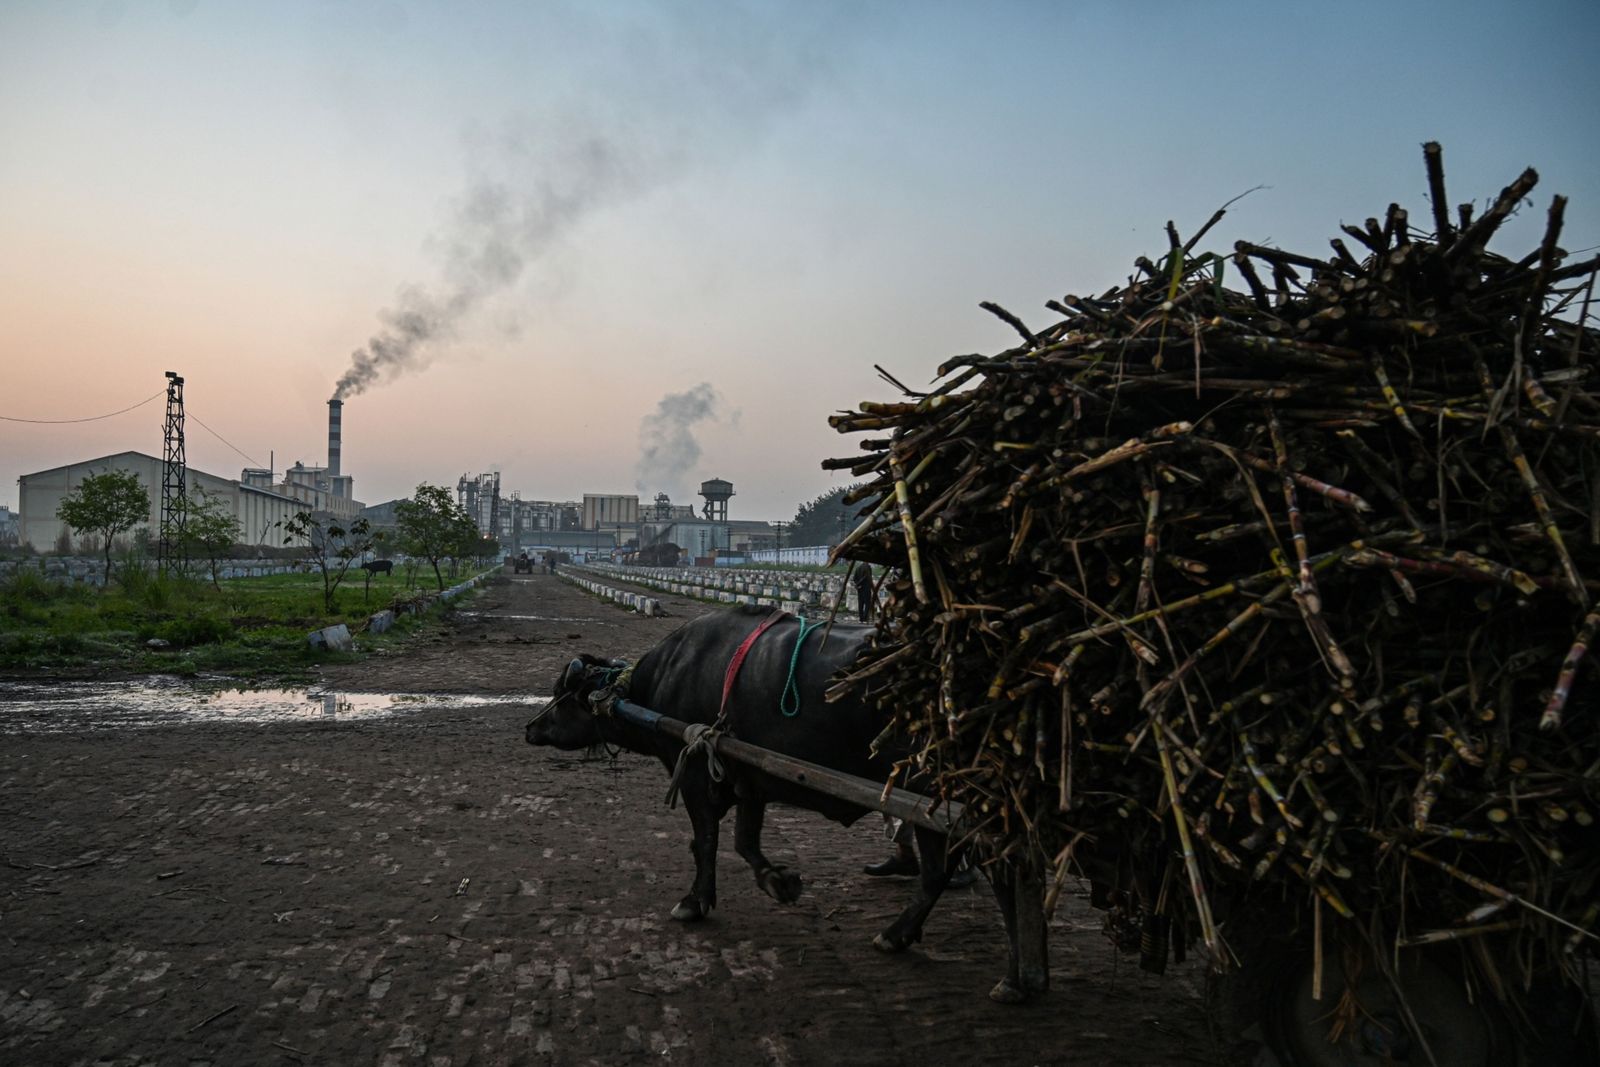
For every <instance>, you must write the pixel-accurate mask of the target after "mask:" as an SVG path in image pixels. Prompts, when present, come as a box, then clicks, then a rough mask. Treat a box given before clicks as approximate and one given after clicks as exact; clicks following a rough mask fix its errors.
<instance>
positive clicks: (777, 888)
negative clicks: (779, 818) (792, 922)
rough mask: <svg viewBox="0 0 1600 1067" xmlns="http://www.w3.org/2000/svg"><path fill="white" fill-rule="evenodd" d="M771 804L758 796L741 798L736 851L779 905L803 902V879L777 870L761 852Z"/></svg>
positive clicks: (735, 827)
mask: <svg viewBox="0 0 1600 1067" xmlns="http://www.w3.org/2000/svg"><path fill="white" fill-rule="evenodd" d="M766 817H767V802H766V800H765V799H764V798H762V797H758V796H740V797H739V806H738V808H737V809H736V810H735V812H734V817H733V848H734V851H735V852H737V853H739V857H740V858H741V859H743V860H744V861H745V862H746V863H748V864H749V865H750V869H751V870H752V871H754V872H755V875H756V885H758V886H760V887H761V891H762V892H763V893H765V894H767V896H769V897H771V898H772V899H773V900H776V901H777V902H778V903H779V904H793V903H794V902H795V901H797V900H799V899H800V890H801V888H802V884H801V881H800V876H799V875H798V874H795V873H794V872H793V871H791V870H789V869H788V868H787V867H777V866H774V865H773V864H772V862H771V861H770V860H768V859H767V857H766V856H765V855H764V854H763V853H762V851H761V826H762V824H763V823H764V822H765V821H766Z"/></svg>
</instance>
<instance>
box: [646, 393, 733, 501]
mask: <svg viewBox="0 0 1600 1067" xmlns="http://www.w3.org/2000/svg"><path fill="white" fill-rule="evenodd" d="M723 407H724V405H723V402H722V398H721V397H720V396H718V395H717V391H716V390H715V389H713V388H712V387H711V383H709V382H701V383H700V384H699V385H697V386H695V387H694V388H692V389H689V390H686V391H685V392H682V393H668V394H667V395H666V396H664V397H662V398H661V400H660V402H659V403H657V404H656V409H655V411H653V412H651V413H650V414H649V415H646V416H645V417H644V418H643V419H641V420H639V462H638V464H637V465H636V466H635V467H634V471H635V480H634V486H635V487H636V488H637V489H638V490H639V492H641V493H650V492H654V491H656V490H661V489H665V490H667V492H668V493H669V494H670V493H675V492H677V490H678V489H679V488H680V487H681V483H682V479H683V477H684V476H685V475H686V474H688V473H689V472H690V471H691V470H693V469H694V465H695V464H696V463H697V462H699V460H700V442H699V441H697V440H695V436H694V428H695V426H697V425H698V424H700V423H702V422H707V421H711V420H714V419H716V418H718V417H719V416H720V415H721V413H722V410H723Z"/></svg>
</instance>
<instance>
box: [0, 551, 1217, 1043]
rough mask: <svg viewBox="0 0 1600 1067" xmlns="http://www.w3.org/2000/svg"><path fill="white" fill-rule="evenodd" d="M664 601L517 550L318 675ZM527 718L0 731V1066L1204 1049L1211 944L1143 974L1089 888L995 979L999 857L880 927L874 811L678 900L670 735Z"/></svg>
mask: <svg viewBox="0 0 1600 1067" xmlns="http://www.w3.org/2000/svg"><path fill="white" fill-rule="evenodd" d="M665 606H666V607H667V608H668V610H670V611H672V612H674V613H675V615H674V617H672V618H667V619H645V618H642V617H640V616H636V615H632V614H630V613H627V612H625V611H623V610H622V609H620V608H617V607H615V606H613V605H611V604H608V603H602V602H600V601H597V600H595V599H593V598H591V597H589V596H588V595H586V594H584V593H581V592H579V591H577V590H576V589H574V588H573V587H571V586H568V585H565V584H562V583H559V582H558V581H557V580H556V579H554V578H550V577H546V576H544V575H535V576H533V577H532V578H526V577H522V576H518V577H517V578H515V579H513V580H508V581H506V582H503V583H500V584H496V585H492V586H490V587H489V588H487V589H486V590H485V592H484V593H483V594H482V595H480V596H479V597H477V598H476V599H475V600H474V601H473V602H472V603H471V604H470V605H468V607H467V609H466V610H465V611H464V612H462V613H458V614H457V615H456V616H455V617H454V619H453V620H452V621H451V622H450V623H449V624H448V625H446V626H445V627H443V628H442V629H441V630H440V631H439V632H437V633H434V634H431V635H429V636H427V637H424V638H422V639H420V640H419V641H417V642H416V643H415V644H414V645H413V646H412V647H411V648H410V649H409V650H408V651H407V652H405V653H403V654H397V655H391V656H389V657H385V658H382V659H373V660H369V661H367V662H364V663H360V664H354V665H347V666H340V667H338V668H333V669H329V670H327V671H326V672H325V677H324V684H326V685H331V686H338V687H342V688H347V689H352V690H373V691H381V690H408V691H414V692H476V693H484V692H488V693H512V692H517V691H523V692H525V691H527V690H529V689H530V688H535V689H543V688H544V687H546V686H548V684H549V682H550V680H552V679H553V677H554V675H555V672H556V671H557V670H559V668H560V666H561V665H562V664H563V663H565V662H566V661H567V660H568V659H570V658H571V657H572V655H574V654H575V653H576V652H577V651H580V650H582V651H593V652H597V653H604V654H607V655H623V656H634V655H637V654H639V653H640V652H642V651H643V650H644V649H646V648H648V647H649V646H650V645H651V644H652V643H654V642H655V641H656V640H658V639H659V638H660V637H661V636H662V635H663V634H665V633H667V632H669V631H670V630H671V629H672V628H673V627H675V626H677V625H680V624H681V623H682V622H683V621H684V620H685V619H686V618H688V617H692V616H693V615H695V614H698V613H701V612H703V611H706V610H710V609H709V608H707V607H705V606H704V605H699V604H695V603H693V602H690V601H684V600H674V599H669V600H668V601H667V602H666V605H665ZM3 684H4V683H3V682H0V685H3ZM526 718H527V712H526V711H525V710H524V709H521V708H518V707H515V706H499V707H487V708H483V709H478V708H474V709H472V710H470V711H469V712H467V713H463V712H462V711H460V710H455V711H449V712H442V711H434V712H430V711H426V710H424V711H419V712H416V713H414V714H410V715H407V716H405V717H401V718H396V719H389V720H383V721H368V722H359V723H357V722H352V723H339V722H333V723H321V722H318V723H306V724H295V725H288V724H280V725H271V726H250V725H244V724H212V725H192V726H176V727H156V728H149V729H139V730H119V731H109V730H107V731H98V732H96V731H81V732H77V733H67V734H57V735H49V736H44V735H29V734H18V733H13V734H8V735H0V1063H3V1064H14V1065H19V1067H21V1065H33V1064H41V1065H42V1064H74V1065H79V1064H81V1065H96V1067H134V1065H147V1064H148V1065H168V1064H180V1065H191V1067H200V1065H208V1064H216V1065H238V1064H335V1065H345V1064H378V1065H383V1067H389V1065H396V1067H398V1065H411V1064H417V1065H427V1067H464V1065H467V1064H524V1063H534V1064H537V1063H553V1064H590V1063H594V1064H616V1063H687V1064H793V1065H810V1064H817V1065H824V1064H826V1065H833V1064H846V1063H848V1064H900V1063H905V1064H918V1065H924V1064H957V1065H960V1064H975V1065H976V1064H1071V1065H1112V1064H1117V1065H1123V1064H1140V1065H1158V1067H1169V1065H1170V1067H1176V1065H1180V1064H1211V1063H1215V1062H1217V1061H1216V1060H1215V1058H1214V1057H1213V1055H1212V1054H1211V1051H1210V1050H1211V1044H1210V1040H1209V1037H1208V1034H1207V1028H1206V1024H1205V1018H1204V1012H1203V1008H1202V1004H1201V990H1200V984H1201V983H1200V975H1199V972H1198V970H1197V969H1195V968H1194V967H1193V966H1186V967H1179V968H1176V969H1175V970H1173V971H1170V972H1169V973H1168V975H1167V976H1165V977H1163V978H1156V977H1153V976H1149V975H1145V974H1142V973H1141V972H1139V971H1138V970H1137V967H1136V965H1135V962H1134V961H1133V960H1130V959H1127V958H1119V957H1118V956H1117V955H1116V954H1115V952H1114V951H1113V950H1112V948H1111V946H1110V944H1109V942H1108V941H1107V940H1106V939H1105V937H1104V936H1103V935H1102V934H1101V932H1100V921H1099V916H1098V913H1096V912H1094V911H1092V910H1090V909H1089V908H1088V906H1087V904H1086V902H1085V901H1084V900H1083V899H1082V898H1081V897H1074V898H1072V899H1071V900H1069V901H1068V902H1067V903H1066V904H1064V905H1063V907H1062V908H1061V910H1060V912H1059V913H1058V914H1057V917H1056V920H1055V926H1054V929H1053V931H1052V940H1051V958H1052V965H1053V991H1052V993H1051V994H1050V996H1049V997H1048V998H1047V999H1046V1000H1045V1001H1044V1002H1043V1003H1042V1004H1039V1005H1035V1006H1030V1007H1023V1008H1015V1007H1001V1006H998V1005H995V1004H992V1003H990V1002H989V1000H988V999H987V998H986V996H985V993H986V991H987V990H988V989H989V987H990V985H991V984H992V983H993V982H994V980H995V978H996V977H997V976H998V975H999V973H1000V971H1001V969H1002V967H1003V963H1004V955H1003V951H1004V946H1003V940H1002V937H1001V932H1000V928H999V916H998V912H997V911H996V909H995V907H994V905H993V902H992V899H991V897H990V895H989V893H988V891H987V889H986V888H984V887H982V885H981V883H980V885H979V887H976V888H973V889H969V890H964V891H959V892H953V893H950V894H948V895H947V896H946V897H945V899H944V900H943V901H941V903H940V906H939V907H938V909H937V910H936V911H935V912H934V914H933V916H932V918H931V919H930V920H929V923H928V927H927V931H926V938H925V940H924V941H923V943H922V944H921V945H919V946H917V947H916V948H914V949H913V950H911V951H909V952H907V953H904V954H902V955H898V956H887V955H884V954H882V953H880V952H878V951H877V950H876V949H874V948H873V947H872V944H871V940H872V935H873V934H874V933H876V932H877V931H878V930H879V929H881V928H882V927H884V926H886V925H887V924H888V923H889V921H890V920H891V919H892V918H893V916H894V915H895V914H897V913H898V911H899V909H900V907H901V906H902V904H903V902H904V898H905V895H906V894H907V893H908V892H909V885H908V884H907V883H904V882H899V883H898V884H896V883H894V882H891V883H888V884H885V883H884V882H883V881H880V880H876V879H869V878H866V877H864V876H862V875H861V874H860V873H859V872H860V868H861V866H862V864H864V863H868V862H872V861H874V860H876V859H878V858H881V856H882V855H884V854H885V844H884V842H883V839H882V833H881V829H880V828H879V824H878V822H877V820H875V819H868V820H863V821H862V822H861V823H858V824H857V825H856V826H854V827H850V828H848V829H846V828H840V827H838V826H836V825H834V824H832V823H826V822H823V821H822V820H820V819H818V818H817V817H815V816H812V815H809V814H808V813H804V812H796V811H791V810H788V809H782V808H779V809H775V810H774V811H773V812H771V813H770V814H769V817H768V822H767V840H768V842H769V844H770V847H769V848H768V852H769V854H770V855H772V858H773V859H774V860H776V861H778V862H782V863H788V864H790V865H792V866H794V867H795V868H796V869H798V870H800V871H801V872H802V874H803V875H804V877H805V879H806V892H805V895H804V896H803V897H802V898H801V900H800V901H799V902H798V903H797V904H793V905H788V906H783V905H778V904H775V903H774V902H772V901H771V900H770V899H768V898H767V897H766V896H764V895H763V894H761V893H760V891H759V890H758V889H757V888H756V887H755V885H754V882H753V880H752V879H751V878H750V877H749V876H748V873H747V869H746V868H745V867H744V865H743V864H742V862H741V861H740V860H739V859H738V857H737V856H735V855H734V854H733V853H732V851H731V836H732V835H731V833H724V834H723V841H724V844H725V847H724V850H723V854H722V857H721V867H722V873H723V877H722V879H721V883H722V884H721V887H720V888H721V893H720V897H721V902H720V903H721V906H720V908H719V909H718V911H717V912H716V913H715V914H714V916H713V917H712V918H711V919H710V920H709V921H707V922H704V923H700V924H697V925H691V926H685V925H682V924H679V923H676V922H673V921H672V920H671V919H670V918H668V916H667V912H668V910H669V909H670V907H671V906H672V904H673V903H674V902H675V901H676V900H677V899H678V898H679V897H680V896H681V895H682V894H683V893H684V892H685V891H686V889H687V887H688V884H689V881H690V878H691V874H692V864H691V860H690V856H689V851H688V847H687V846H688V820H687V818H686V817H685V816H684V815H683V813H682V812H681V811H670V810H668V809H667V808H666V807H665V806H664V805H663V804H662V796H663V793H664V791H665V787H666V782H665V775H664V772H663V771H662V769H661V767H660V765H659V764H657V763H652V762H649V761H646V760H644V759H643V758H640V757H634V756H628V755H624V756H623V757H622V758H620V759H619V760H618V761H616V762H615V763H613V762H611V761H608V760H585V759H583V758H581V757H577V756H567V755H564V754H556V755H552V754H551V753H550V752H549V751H547V750H535V749H532V748H529V747H528V746H527V745H526V744H524V743H523V740H522V727H523V724H524V722H525V720H526Z"/></svg>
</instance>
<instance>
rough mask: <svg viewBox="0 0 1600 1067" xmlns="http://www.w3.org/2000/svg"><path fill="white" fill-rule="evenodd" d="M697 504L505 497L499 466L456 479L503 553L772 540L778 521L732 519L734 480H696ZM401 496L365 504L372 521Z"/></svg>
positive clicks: (689, 547) (689, 551)
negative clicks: (701, 502)
mask: <svg viewBox="0 0 1600 1067" xmlns="http://www.w3.org/2000/svg"><path fill="white" fill-rule="evenodd" d="M700 496H701V497H703V498H704V500H705V504H704V506H703V507H702V508H701V509H700V510H698V511H697V510H696V509H695V508H694V507H692V506H690V505H687V504H674V503H673V502H672V501H671V499H670V498H669V497H668V496H667V494H666V493H657V494H656V497H655V500H654V501H653V502H652V503H649V504H641V503H640V501H639V497H638V495H637V494H634V493H585V494H583V499H582V501H571V500H568V501H552V500H523V499H521V497H520V494H519V493H517V492H512V493H511V494H510V496H509V497H503V496H502V495H501V492H500V474H499V472H498V471H496V472H492V473H488V474H479V475H476V476H470V475H465V474H464V475H462V476H461V478H460V479H459V480H458V481H457V483H456V497H457V501H458V502H459V503H460V505H461V507H462V508H463V509H464V510H465V511H466V512H467V514H469V515H471V516H472V518H473V520H474V521H475V522H476V523H477V524H478V529H479V531H481V532H482V533H483V534H484V535H486V536H491V537H494V538H495V539H496V540H498V541H499V542H500V545H501V547H502V548H504V549H505V550H506V551H508V552H520V551H524V550H533V551H539V550H545V549H556V550H559V551H567V552H572V553H574V554H575V555H580V556H581V555H590V554H595V553H601V554H610V553H612V552H613V551H615V550H625V551H629V550H631V551H638V550H644V549H649V548H651V547H653V546H667V545H675V546H677V548H678V549H679V550H680V554H681V555H682V557H683V558H685V559H691V560H708V559H716V558H726V557H728V556H730V555H736V554H745V553H749V552H751V551H754V550H756V549H763V548H774V547H776V546H777V541H778V530H777V527H776V526H774V525H773V524H772V523H769V522H760V521H756V520H751V519H742V520H741V519H729V518H728V501H729V499H730V498H732V497H733V496H734V490H733V484H732V483H731V482H727V481H724V480H723V479H721V478H712V479H710V480H709V481H705V482H702V483H701V484H700ZM397 503H399V502H398V501H391V502H389V503H387V504H381V505H378V506H377V507H375V508H369V509H367V511H366V512H364V514H365V515H366V516H367V517H368V518H369V519H370V520H371V521H372V522H373V523H374V524H383V523H385V521H386V520H387V521H389V522H392V521H393V509H394V505H395V504H397Z"/></svg>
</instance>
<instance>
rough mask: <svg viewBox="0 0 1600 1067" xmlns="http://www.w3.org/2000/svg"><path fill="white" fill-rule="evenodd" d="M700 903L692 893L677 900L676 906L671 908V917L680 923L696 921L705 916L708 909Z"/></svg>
mask: <svg viewBox="0 0 1600 1067" xmlns="http://www.w3.org/2000/svg"><path fill="white" fill-rule="evenodd" d="M709 910H710V909H708V908H707V907H706V906H705V905H703V904H701V903H700V898H699V897H696V896H694V895H693V894H691V895H689V896H686V897H684V898H683V899H682V900H680V901H678V906H677V907H675V908H673V909H672V917H673V918H674V919H677V920H678V921H679V922H681V923H697V922H699V921H700V920H701V919H704V918H705V917H706V913H707V911H709Z"/></svg>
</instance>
